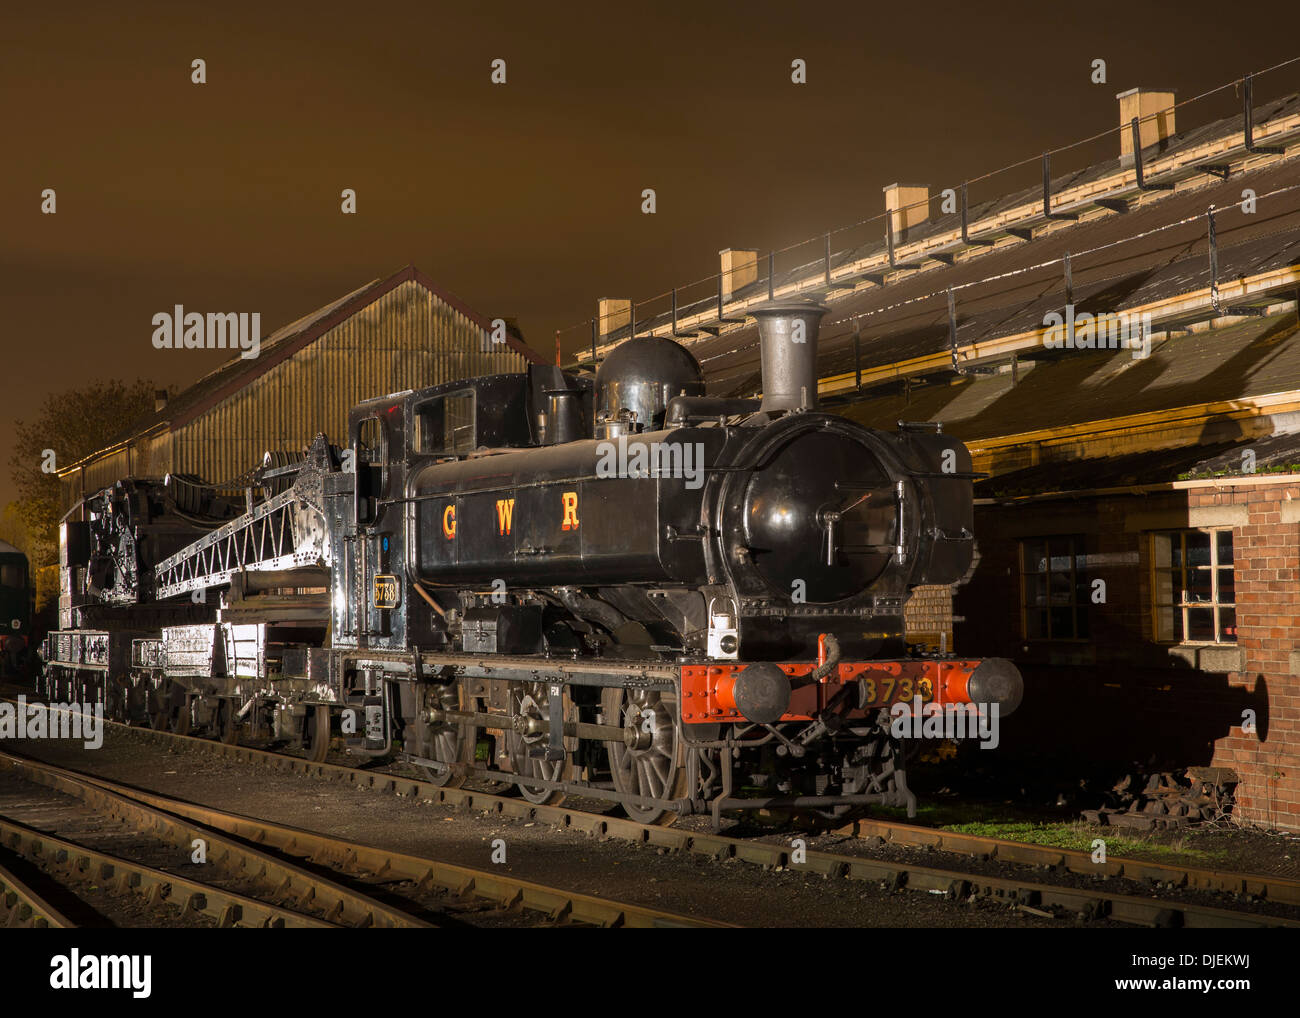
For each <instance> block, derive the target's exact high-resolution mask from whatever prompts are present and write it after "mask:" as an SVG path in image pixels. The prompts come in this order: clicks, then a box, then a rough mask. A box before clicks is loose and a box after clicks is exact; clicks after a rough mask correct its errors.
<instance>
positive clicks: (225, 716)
mask: <svg viewBox="0 0 1300 1018" xmlns="http://www.w3.org/2000/svg"><path fill="white" fill-rule="evenodd" d="M238 713H239V712H238V711H237V710H235V701H234V700H227V699H225V698H223V699H222V701H221V703H219V704H218V705H217V720H216V725H215V728H216V730H217V735H218V736H219V737H220V739H221V741H222V742H224V743H225V744H226V745H227V746H237V745H239V728H240V725H239V718H237V717H236V716H235V715H236V714H238Z"/></svg>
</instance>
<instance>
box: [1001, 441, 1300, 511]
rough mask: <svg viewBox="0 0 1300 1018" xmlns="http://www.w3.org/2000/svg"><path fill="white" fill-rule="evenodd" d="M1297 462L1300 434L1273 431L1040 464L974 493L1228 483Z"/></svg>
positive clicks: (1010, 494)
mask: <svg viewBox="0 0 1300 1018" xmlns="http://www.w3.org/2000/svg"><path fill="white" fill-rule="evenodd" d="M1247 449H1249V450H1250V451H1251V452H1253V453H1254V455H1255V462H1254V465H1255V470H1254V472H1253V473H1247V472H1245V471H1243V470H1242V464H1243V456H1242V454H1243V453H1244V452H1245V451H1246V450H1247ZM1297 465H1300V435H1275V436H1273V437H1272V438H1266V439H1261V440H1258V441H1253V442H1247V441H1237V442H1216V443H1213V444H1211V445H1196V446H1184V447H1182V448H1177V449H1158V450H1153V451H1149V452H1138V453H1130V454H1128V455H1124V456H1107V457H1096V458H1092V459H1080V460H1070V461H1068V462H1054V463H1040V464H1037V465H1036V466H1032V467H1025V468H1024V469H1022V470H1013V471H1010V472H1008V473H1005V474H999V475H998V476H997V477H989V478H985V479H984V480H982V481H978V482H976V484H975V497H976V498H1014V497H1017V496H1025V495H1044V494H1051V493H1061V494H1071V495H1077V494H1081V493H1086V492H1088V491H1103V490H1107V489H1115V488H1129V487H1148V486H1150V485H1156V484H1167V483H1170V482H1173V481H1178V480H1190V479H1194V478H1201V477H1222V478H1223V479H1224V480H1225V482H1230V481H1231V479H1232V478H1233V477H1258V476H1259V475H1261V474H1265V473H1286V474H1292V473H1296V472H1297V471H1296V469H1295V468H1296V467H1297Z"/></svg>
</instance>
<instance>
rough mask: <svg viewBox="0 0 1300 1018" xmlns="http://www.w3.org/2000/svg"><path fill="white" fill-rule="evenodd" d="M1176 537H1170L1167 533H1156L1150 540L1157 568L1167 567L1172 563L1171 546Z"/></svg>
mask: <svg viewBox="0 0 1300 1018" xmlns="http://www.w3.org/2000/svg"><path fill="white" fill-rule="evenodd" d="M1176 542H1177V538H1173V539H1172V540H1171V539H1170V537H1169V535H1168V534H1156V535H1155V538H1154V540H1152V542H1151V550H1152V554H1153V555H1154V556H1155V566H1156V568H1157V569H1167V568H1168V567H1169V566H1171V565H1172V564H1173V554H1172V550H1171V549H1172V546H1173V545H1174V544H1175V543H1176Z"/></svg>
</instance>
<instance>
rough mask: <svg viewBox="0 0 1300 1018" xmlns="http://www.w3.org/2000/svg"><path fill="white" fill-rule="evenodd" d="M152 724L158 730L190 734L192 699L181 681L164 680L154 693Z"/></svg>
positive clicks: (176, 733)
mask: <svg viewBox="0 0 1300 1018" xmlns="http://www.w3.org/2000/svg"><path fill="white" fill-rule="evenodd" d="M150 721H151V725H152V727H153V728H154V729H156V730H157V731H167V732H171V733H173V734H174V735H188V734H189V731H190V700H189V696H188V695H187V694H186V689H185V687H184V686H182V685H181V684H180V683H179V682H173V681H172V680H170V679H164V680H163V687H162V689H160V690H157V691H156V692H155V693H154V708H153V710H152V711H151V716H150Z"/></svg>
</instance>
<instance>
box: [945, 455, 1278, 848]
mask: <svg viewBox="0 0 1300 1018" xmlns="http://www.w3.org/2000/svg"><path fill="white" fill-rule="evenodd" d="M1288 493H1290V494H1291V495H1292V497H1293V499H1294V500H1295V503H1296V504H1297V505H1300V486H1296V485H1292V486H1290V487H1286V486H1283V485H1267V484H1256V485H1244V484H1243V485H1237V486H1233V485H1232V484H1231V480H1230V479H1225V480H1224V482H1223V483H1222V485H1220V486H1217V487H1205V488H1199V487H1198V488H1189V489H1183V490H1178V491H1170V492H1158V493H1153V494H1146V495H1112V496H1104V497H1096V498H1073V499H1069V500H1065V499H1062V500H1059V501H1053V502H1047V501H1043V502H1020V503H1013V504H1011V505H1005V506H981V507H978V508H977V510H976V520H975V532H976V534H977V535H978V540H979V551H980V562H979V565H978V567H977V569H976V570H975V573H974V575H973V577H972V578H971V581H970V582H969V583H968V584H967V585H965V586H964V587H961V588H959V589H958V591H957V593H956V598H955V604H954V611H955V612H956V615H957V616H958V618H959V619H960V620H962V621H958V622H957V623H956V624H955V648H956V649H957V651H958V652H959V653H962V654H969V655H976V654H978V655H994V654H996V655H1000V656H1005V657H1009V658H1011V659H1012V660H1014V661H1015V662H1016V663H1017V664H1018V665H1019V666H1020V668H1021V670H1022V672H1023V673H1024V675H1025V683H1026V691H1025V702H1024V706H1022V708H1021V709H1020V711H1018V712H1017V713H1016V714H1015V715H1013V716H1012V717H1010V718H1008V719H1007V721H1006V724H1005V725H1004V726H1003V743H1002V747H1000V752H1002V753H1003V754H1004V755H1003V757H1002V760H1003V762H1004V763H1005V765H1006V766H1008V767H1027V766H1028V764H1027V763H1026V761H1027V760H1031V759H1032V760H1034V761H1035V762H1036V764H1037V762H1039V761H1040V760H1041V758H1044V757H1047V758H1049V760H1048V761H1047V763H1046V765H1047V766H1049V767H1051V768H1053V769H1057V768H1059V770H1060V772H1061V773H1062V774H1063V775H1064V776H1065V780H1068V779H1069V777H1070V775H1071V774H1073V773H1074V772H1075V771H1074V769H1077V768H1087V767H1089V766H1090V765H1091V764H1092V763H1098V764H1100V763H1102V762H1105V763H1108V764H1111V765H1113V766H1114V767H1115V768H1117V769H1123V770H1132V769H1167V768H1170V767H1174V766H1181V767H1186V766H1192V765H1201V766H1204V765H1214V766H1224V767H1231V768H1233V769H1234V770H1235V771H1237V773H1238V775H1239V776H1240V778H1241V784H1240V786H1239V787H1238V790H1237V797H1238V807H1237V815H1238V817H1239V818H1240V819H1241V820H1242V821H1244V822H1248V823H1255V824H1262V825H1266V826H1271V827H1284V828H1289V829H1300V679H1298V678H1297V676H1295V675H1293V674H1292V670H1291V654H1292V652H1293V651H1300V523H1295V522H1283V520H1284V510H1283V503H1285V502H1286V501H1287V499H1286V495H1287V494H1288ZM1242 505H1244V506H1246V507H1247V514H1248V515H1247V518H1246V523H1245V525H1234V527H1233V547H1234V559H1235V569H1234V579H1235V585H1236V591H1237V593H1236V599H1237V626H1238V646H1239V647H1240V648H1241V650H1242V651H1243V654H1244V668H1243V670H1242V671H1240V672H1233V673H1228V674H1220V673H1207V672H1202V671H1199V670H1196V669H1194V668H1192V667H1190V666H1189V665H1188V664H1187V663H1186V662H1185V661H1183V660H1179V659H1178V658H1175V657H1172V656H1171V655H1170V653H1169V648H1168V647H1165V646H1161V645H1158V644H1156V643H1154V642H1153V640H1152V631H1151V630H1152V623H1151V614H1150V589H1149V588H1150V538H1149V533H1150V531H1151V530H1158V529H1166V527H1171V526H1181V527H1187V526H1197V525H1199V521H1196V520H1195V519H1191V520H1187V519H1186V518H1184V520H1183V522H1181V523H1178V522H1172V523H1171V522H1170V520H1171V519H1175V520H1176V518H1177V516H1178V515H1179V514H1180V513H1181V514H1183V516H1184V517H1186V516H1187V515H1188V514H1194V513H1195V511H1196V510H1199V509H1204V508H1214V507H1223V506H1242ZM1287 518H1288V519H1297V520H1300V513H1298V514H1297V515H1296V516H1290V515H1289V511H1288V512H1287ZM1162 520H1163V521H1164V522H1161V521H1162ZM1067 534H1073V535H1079V536H1081V537H1082V552H1083V555H1084V556H1085V560H1086V561H1085V566H1084V571H1085V573H1086V575H1087V577H1088V579H1089V580H1090V581H1091V580H1092V579H1096V578H1100V579H1104V580H1105V581H1106V595H1107V596H1106V602H1105V603H1104V604H1089V606H1088V609H1087V612H1088V623H1089V628H1090V638H1089V639H1088V640H1087V641H1056V642H1042V643H1029V642H1026V641H1025V639H1024V638H1023V631H1022V628H1021V618H1020V598H1021V591H1020V563H1019V541H1021V540H1023V539H1025V538H1029V537H1039V536H1048V535H1067ZM1245 709H1251V710H1254V711H1255V712H1256V714H1257V717H1258V730H1257V732H1255V733H1243V731H1242V729H1241V724H1242V711H1243V710H1245Z"/></svg>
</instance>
